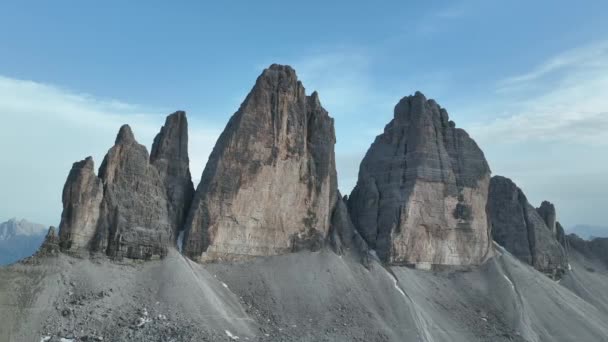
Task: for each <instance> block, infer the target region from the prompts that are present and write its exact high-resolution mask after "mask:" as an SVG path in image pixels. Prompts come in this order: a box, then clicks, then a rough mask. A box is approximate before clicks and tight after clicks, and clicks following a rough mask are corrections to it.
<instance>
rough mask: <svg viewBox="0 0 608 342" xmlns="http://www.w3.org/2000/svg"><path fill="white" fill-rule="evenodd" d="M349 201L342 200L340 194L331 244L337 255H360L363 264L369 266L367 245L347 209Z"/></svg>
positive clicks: (332, 218) (333, 223)
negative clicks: (348, 253) (349, 253)
mask: <svg viewBox="0 0 608 342" xmlns="http://www.w3.org/2000/svg"><path fill="white" fill-rule="evenodd" d="M347 203H348V199H347V198H346V197H344V198H342V197H341V196H340V193H338V195H337V198H336V206H335V207H334V211H333V213H332V216H331V227H330V231H329V236H328V238H329V243H330V246H331V248H332V249H333V250H334V252H336V253H337V254H340V255H341V254H345V253H347V252H352V253H355V254H358V255H359V257H360V259H361V261H362V263H363V264H364V265H366V266H368V265H369V257H368V247H367V243H366V242H365V240H363V238H362V237H361V235H360V234H359V232H358V231H357V229H356V228H355V226H354V224H353V222H352V220H351V219H350V215H349V213H348V207H347Z"/></svg>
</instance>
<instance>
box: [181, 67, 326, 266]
mask: <svg viewBox="0 0 608 342" xmlns="http://www.w3.org/2000/svg"><path fill="white" fill-rule="evenodd" d="M335 141H336V138H335V133H334V123H333V119H332V118H331V117H329V115H328V113H327V111H326V110H325V109H323V107H322V106H321V103H320V101H319V96H318V95H317V93H316V92H314V93H312V94H311V95H310V96H307V95H306V93H305V89H304V87H303V86H302V83H300V81H298V78H297V76H296V73H295V71H294V70H293V69H292V68H291V67H289V66H283V65H276V64H274V65H271V66H270V67H269V68H268V69H266V70H264V72H263V73H262V74H261V75H260V76H259V77H258V79H257V81H256V83H255V86H254V87H253V89H252V90H251V92H250V93H249V94H248V95H247V97H246V98H245V100H244V102H243V103H242V104H241V106H240V108H239V110H238V111H237V112H236V113H235V114H234V115H233V116H232V118H231V119H230V121H229V122H228V125H227V126H226V128H225V129H224V131H223V132H222V134H221V136H220V137H219V139H218V141H217V143H216V145H215V147H214V149H213V152H212V153H211V156H210V157H209V160H208V162H207V165H206V167H205V169H204V171H203V175H202V177H201V181H200V184H199V185H198V188H197V190H196V194H195V196H194V200H193V203H192V207H191V209H190V213H189V214H188V219H187V222H186V228H185V229H186V232H185V241H184V252H185V254H186V255H188V256H189V257H191V258H193V259H195V260H220V259H224V260H226V259H239V258H242V257H248V256H264V255H276V254H283V253H287V252H292V251H298V250H301V249H310V250H318V249H320V248H321V247H322V246H323V243H324V241H325V237H326V236H327V233H328V231H329V227H330V220H331V214H332V209H333V207H334V205H335V203H336V196H337V181H336V169H335V157H334V144H335Z"/></svg>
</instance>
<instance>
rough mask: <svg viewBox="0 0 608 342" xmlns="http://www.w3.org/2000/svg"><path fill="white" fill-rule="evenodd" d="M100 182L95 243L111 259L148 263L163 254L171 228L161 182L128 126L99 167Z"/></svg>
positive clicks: (121, 131) (121, 129)
mask: <svg viewBox="0 0 608 342" xmlns="http://www.w3.org/2000/svg"><path fill="white" fill-rule="evenodd" d="M99 177H100V178H101V179H102V180H103V184H104V197H103V200H102V203H101V210H100V217H99V224H98V228H97V234H98V235H97V239H96V240H97V242H98V245H97V246H94V249H97V250H103V249H106V253H107V254H108V255H109V256H112V257H118V258H120V257H128V258H133V259H149V258H151V257H152V256H163V255H164V254H166V246H167V245H168V243H169V241H170V237H171V225H170V221H169V213H168V209H167V208H168V206H167V197H166V192H165V187H164V184H163V182H162V180H161V178H160V176H159V174H158V171H157V170H156V168H154V167H153V166H152V165H150V163H149V155H148V151H147V150H146V148H145V146H143V145H140V144H139V143H137V141H135V138H134V136H133V133H132V132H131V128H130V127H129V126H128V125H124V126H122V127H121V128H120V131H119V132H118V136H117V137H116V143H115V144H114V147H112V148H111V149H110V150H109V151H108V154H107V155H106V156H105V158H104V160H103V163H102V164H101V167H100V168H99Z"/></svg>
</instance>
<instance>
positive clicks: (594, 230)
mask: <svg viewBox="0 0 608 342" xmlns="http://www.w3.org/2000/svg"><path fill="white" fill-rule="evenodd" d="M568 233H570V234H576V235H578V236H579V237H581V238H583V239H586V240H589V239H591V238H594V237H608V227H606V226H592V225H588V224H577V225H576V226H574V227H572V228H570V229H568Z"/></svg>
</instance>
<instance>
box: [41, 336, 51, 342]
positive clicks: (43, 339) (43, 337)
mask: <svg viewBox="0 0 608 342" xmlns="http://www.w3.org/2000/svg"><path fill="white" fill-rule="evenodd" d="M50 339H51V336H42V338H41V339H40V342H46V341H48V340H50Z"/></svg>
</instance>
